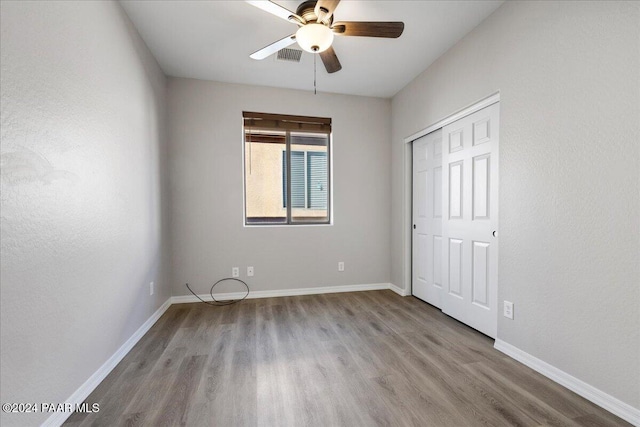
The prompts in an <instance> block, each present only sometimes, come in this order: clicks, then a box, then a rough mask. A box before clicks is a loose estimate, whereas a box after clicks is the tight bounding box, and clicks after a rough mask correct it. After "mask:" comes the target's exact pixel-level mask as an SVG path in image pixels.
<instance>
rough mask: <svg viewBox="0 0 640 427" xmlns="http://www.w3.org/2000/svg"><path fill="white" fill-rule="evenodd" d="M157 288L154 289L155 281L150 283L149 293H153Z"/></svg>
mask: <svg viewBox="0 0 640 427" xmlns="http://www.w3.org/2000/svg"><path fill="white" fill-rule="evenodd" d="M154 292H155V289H153V282H151V283H149V295H153V293H154Z"/></svg>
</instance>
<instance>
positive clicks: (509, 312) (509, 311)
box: [504, 301, 513, 320]
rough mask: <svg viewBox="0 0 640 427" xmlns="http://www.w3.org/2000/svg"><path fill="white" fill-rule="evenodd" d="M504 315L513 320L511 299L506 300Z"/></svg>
mask: <svg viewBox="0 0 640 427" xmlns="http://www.w3.org/2000/svg"><path fill="white" fill-rule="evenodd" d="M504 317H507V318H509V319H512V320H513V303H512V302H511V301H505V302H504Z"/></svg>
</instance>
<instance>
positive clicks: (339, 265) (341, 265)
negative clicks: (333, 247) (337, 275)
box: [338, 261, 344, 271]
mask: <svg viewBox="0 0 640 427" xmlns="http://www.w3.org/2000/svg"><path fill="white" fill-rule="evenodd" d="M338 271H344V262H343V261H340V262H339V263H338Z"/></svg>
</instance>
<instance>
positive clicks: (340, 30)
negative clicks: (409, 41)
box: [331, 21, 404, 39]
mask: <svg viewBox="0 0 640 427" xmlns="http://www.w3.org/2000/svg"><path fill="white" fill-rule="evenodd" d="M331 28H332V29H333V32H334V33H336V34H339V35H341V36H361V37H385V38H390V39H396V38H398V37H400V35H401V34H402V31H404V22H354V21H345V22H336V23H335V24H333V26H332V27H331Z"/></svg>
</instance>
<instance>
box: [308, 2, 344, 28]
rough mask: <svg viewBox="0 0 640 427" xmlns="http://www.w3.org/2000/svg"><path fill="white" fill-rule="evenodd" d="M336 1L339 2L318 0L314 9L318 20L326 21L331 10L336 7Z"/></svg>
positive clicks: (330, 14)
mask: <svg viewBox="0 0 640 427" xmlns="http://www.w3.org/2000/svg"><path fill="white" fill-rule="evenodd" d="M338 3H340V0H318V2H317V3H316V7H315V9H314V13H315V14H316V16H317V17H318V21H322V22H325V23H328V22H329V19H331V16H332V15H333V11H334V10H336V7H338Z"/></svg>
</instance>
